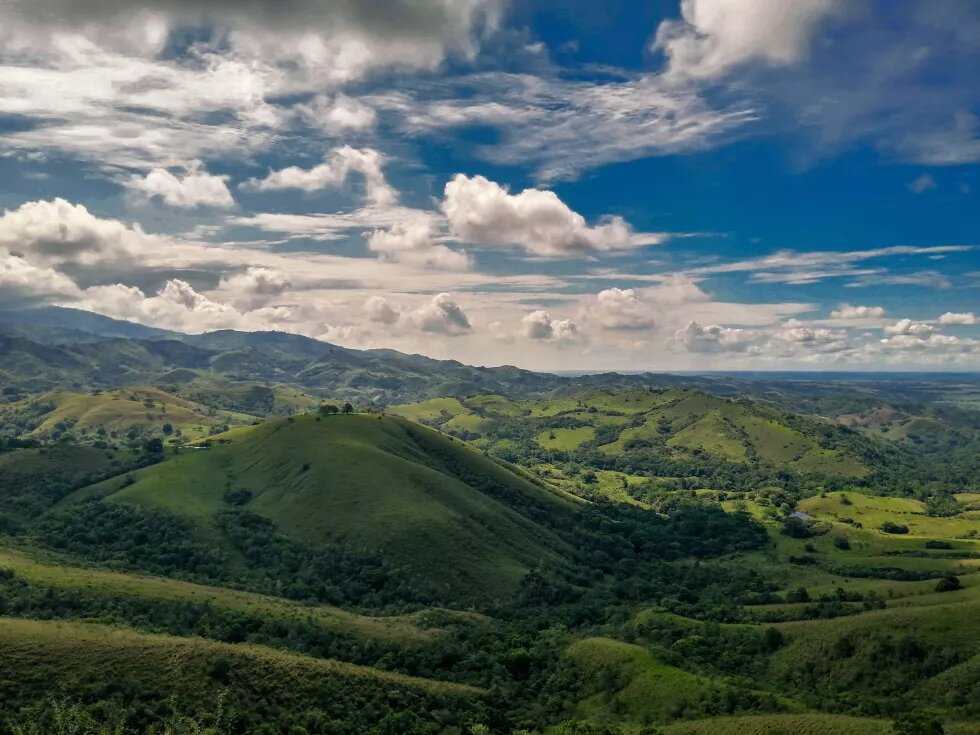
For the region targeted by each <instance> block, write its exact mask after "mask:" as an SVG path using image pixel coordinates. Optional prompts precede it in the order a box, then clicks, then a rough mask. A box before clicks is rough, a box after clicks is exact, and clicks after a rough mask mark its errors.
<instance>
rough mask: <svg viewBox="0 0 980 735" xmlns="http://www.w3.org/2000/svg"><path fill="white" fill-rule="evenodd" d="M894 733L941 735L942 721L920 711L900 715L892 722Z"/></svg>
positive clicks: (942, 731) (942, 729)
mask: <svg viewBox="0 0 980 735" xmlns="http://www.w3.org/2000/svg"><path fill="white" fill-rule="evenodd" d="M892 729H893V730H894V731H895V733H896V735H943V733H945V732H946V730H945V728H944V727H943V723H942V722H940V721H939V720H937V719H935V718H934V717H929V716H928V715H926V714H923V713H921V712H910V713H908V714H906V715H902V716H901V717H899V718H898V719H897V720H895V722H893V723H892Z"/></svg>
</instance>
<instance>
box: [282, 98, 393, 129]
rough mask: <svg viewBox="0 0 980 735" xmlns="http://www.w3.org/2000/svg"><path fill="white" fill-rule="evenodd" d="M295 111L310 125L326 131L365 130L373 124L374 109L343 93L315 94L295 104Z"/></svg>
mask: <svg viewBox="0 0 980 735" xmlns="http://www.w3.org/2000/svg"><path fill="white" fill-rule="evenodd" d="M296 112H297V113H298V114H299V115H300V117H301V118H302V119H303V120H305V121H306V122H307V123H309V124H310V125H314V126H316V127H318V128H320V129H321V130H323V131H324V132H326V133H331V134H336V133H344V132H348V131H351V130H365V129H367V128H370V127H372V126H373V125H374V120H375V117H376V115H375V112H374V109H373V108H371V107H369V106H368V105H366V104H364V103H363V102H361V101H360V100H356V99H354V98H353V97H348V96H347V95H345V94H337V95H335V96H333V97H330V96H328V95H322V94H320V95H316V96H315V97H314V98H313V99H312V100H310V101H309V102H308V103H304V104H300V105H297V106H296Z"/></svg>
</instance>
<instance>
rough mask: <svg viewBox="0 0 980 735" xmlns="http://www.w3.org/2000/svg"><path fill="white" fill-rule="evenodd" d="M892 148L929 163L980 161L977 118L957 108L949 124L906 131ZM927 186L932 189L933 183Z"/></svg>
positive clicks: (954, 164)
mask: <svg viewBox="0 0 980 735" xmlns="http://www.w3.org/2000/svg"><path fill="white" fill-rule="evenodd" d="M894 147H896V148H897V149H898V150H899V152H900V153H902V154H903V155H904V156H905V157H906V158H907V159H908V160H911V161H915V162H917V163H922V164H927V165H932V166H960V165H963V164H968V163H976V162H977V161H980V119H978V118H977V116H976V115H974V114H972V113H969V112H964V111H959V112H957V113H956V114H955V115H954V116H953V124H952V125H950V126H946V127H940V128H938V129H933V130H930V131H926V132H922V131H912V132H909V133H907V134H905V135H904V136H902V137H901V138H900V139H899V140H898V141H897V142H896V143H895V144H894ZM930 178H931V177H930ZM929 188H935V182H933V186H932V187H929ZM913 191H914V190H913Z"/></svg>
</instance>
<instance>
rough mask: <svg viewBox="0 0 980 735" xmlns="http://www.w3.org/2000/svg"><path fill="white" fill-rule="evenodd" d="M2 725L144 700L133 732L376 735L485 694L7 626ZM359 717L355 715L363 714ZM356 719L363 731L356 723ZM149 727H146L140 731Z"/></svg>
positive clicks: (165, 643)
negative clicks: (86, 705) (92, 705)
mask: <svg viewBox="0 0 980 735" xmlns="http://www.w3.org/2000/svg"><path fill="white" fill-rule="evenodd" d="M0 670H2V671H3V676H2V678H0V692H2V694H3V701H4V707H3V713H2V714H0V727H2V726H3V718H4V717H10V716H13V715H14V714H15V713H16V712H17V711H18V710H20V709H21V708H22V707H23V706H26V705H29V704H32V703H34V702H37V701H39V700H40V701H44V700H45V699H51V700H54V699H57V700H59V701H62V702H64V701H72V700H78V701H82V702H87V701H92V700H99V699H108V698H109V697H112V696H115V697H116V698H117V699H118V700H119V701H126V700H129V699H131V698H132V697H133V696H134V695H137V696H138V698H139V699H138V701H140V704H141V706H139V707H138V708H137V709H136V713H135V715H133V716H134V717H135V718H136V719H137V721H136V722H131V723H130V724H131V725H140V724H143V725H146V724H150V723H158V722H160V721H161V720H163V719H165V718H167V716H168V715H169V714H170V713H173V712H177V713H181V714H190V715H192V716H195V717H197V718H200V720H201V721H203V722H215V719H216V718H217V721H218V723H219V724H220V725H221V727H222V728H223V729H225V730H227V729H228V728H229V726H230V727H231V728H232V729H234V730H235V731H236V732H249V731H255V729H256V728H259V727H263V726H266V727H267V726H269V725H274V730H273V731H275V732H286V731H287V730H288V728H289V727H290V726H298V727H311V728H313V730H314V731H319V732H329V730H327V729H326V728H325V727H324V725H327V724H329V723H330V722H331V720H335V719H336V720H338V721H340V722H341V723H342V724H341V725H340V727H342V728H344V729H340V730H336V731H337V732H354V731H359V732H367V731H369V730H370V729H371V728H372V727H376V726H377V725H378V724H379V723H381V722H383V721H385V718H388V720H387V721H388V722H390V721H391V719H392V718H393V717H395V716H398V715H401V716H403V717H404V716H407V715H408V714H411V715H412V716H413V718H416V717H417V718H421V719H422V720H424V721H427V722H434V720H435V713H439V712H445V713H447V714H446V716H447V717H448V718H449V719H450V721H452V720H457V721H458V720H459V719H460V718H461V717H465V716H466V713H467V712H468V711H473V710H474V709H478V707H479V700H480V698H481V692H480V691H479V690H476V689H473V688H471V687H465V686H460V685H455V684H449V683H442V682H433V681H427V680H424V679H417V678H413V677H408V676H403V675H400V674H394V673H388V672H383V671H379V670H377V669H372V668H367V667H361V666H354V665H351V664H345V663H340V662H337V661H326V660H320V659H314V658H309V657H305V656H299V655H296V654H290V653H284V652H281V651H276V650H273V649H269V648H264V647H262V646H252V645H246V644H238V645H228V644H219V643H213V642H210V641H204V640H201V639H195V638H182V637H177V636H161V635H148V634H142V633H137V632H135V631H132V630H129V629H125V628H113V627H106V626H102V625H94V624H85V623H68V622H47V621H35V620H19V619H12V618H2V619H0ZM354 713H356V714H354ZM352 716H354V717H357V718H358V719H359V720H360V721H359V722H358V723H355V722H352V719H351V718H352ZM141 721H142V722H141Z"/></svg>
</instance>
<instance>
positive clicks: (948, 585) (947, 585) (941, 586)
mask: <svg viewBox="0 0 980 735" xmlns="http://www.w3.org/2000/svg"><path fill="white" fill-rule="evenodd" d="M962 586H963V585H962V584H961V583H960V578H959V577H957V576H956V575H955V574H953V573H952V572H946V573H945V574H944V575H943V576H942V577H941V578H940V580H939V581H938V582H936V592H955V591H956V590H958V589H960V588H961V587H962Z"/></svg>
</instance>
